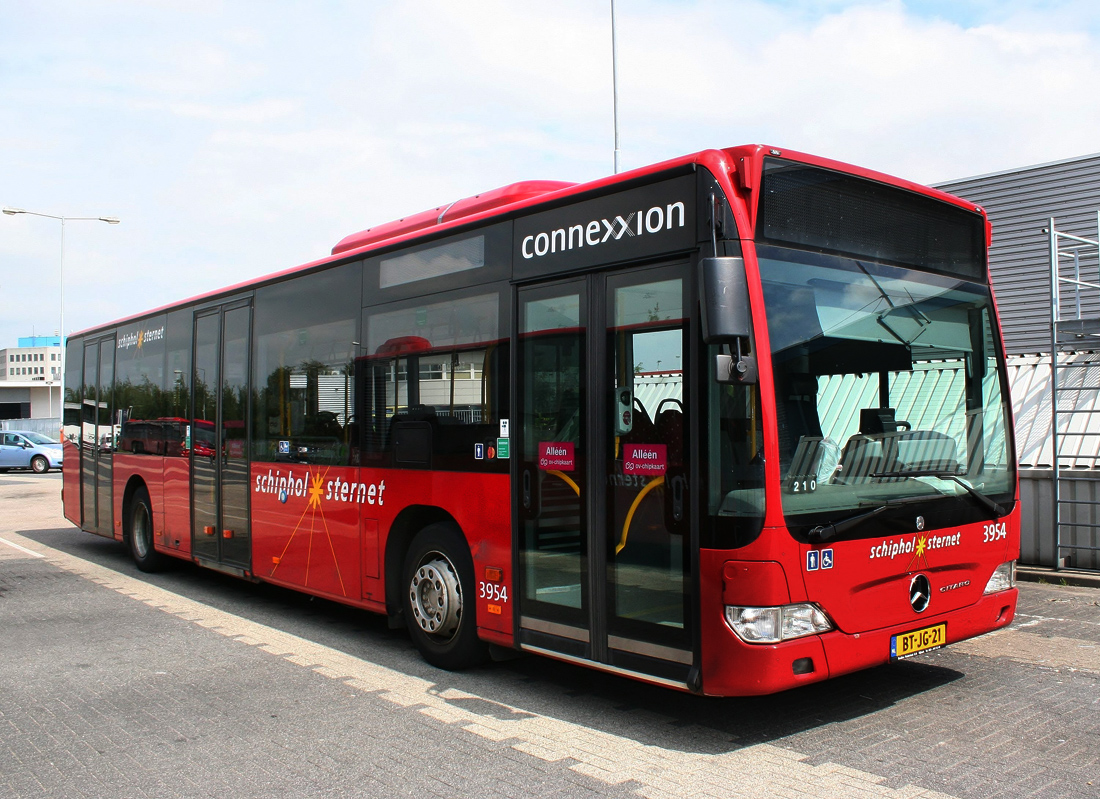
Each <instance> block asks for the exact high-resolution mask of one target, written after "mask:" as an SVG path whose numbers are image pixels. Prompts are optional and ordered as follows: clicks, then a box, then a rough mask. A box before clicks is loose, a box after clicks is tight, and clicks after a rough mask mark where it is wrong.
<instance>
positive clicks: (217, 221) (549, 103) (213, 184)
mask: <svg viewBox="0 0 1100 799" xmlns="http://www.w3.org/2000/svg"><path fill="white" fill-rule="evenodd" d="M609 5H610V4H609V2H608V0H555V2H553V3H546V2H539V3H534V2H517V0H462V2H454V1H453V0H451V2H442V1H436V0H417V2H404V3H393V2H372V1H371V0H359V2H348V3H342V2H335V1H333V2H316V3H308V4H307V3H289V2H279V0H268V1H267V2H243V1H242V2H207V1H206V0H190V1H189V2H187V3H180V2H176V1H173V2H169V0H142V1H141V2H137V1H136V0H134V1H131V2H124V1H121V0H119V1H115V0H100V2H97V3H82V2H75V0H71V1H64V0H57V1H56V2H55V1H53V0H36V2H34V3H20V2H16V0H0V205H3V206H12V207H17V208H25V209H27V210H31V211H39V212H42V213H46V214H52V215H57V216H61V215H64V216H90V217H99V216H116V217H119V218H120V219H121V220H122V221H121V224H119V225H107V224H104V223H103V222H99V221H72V222H69V223H67V225H66V234H65V251H64V295H65V327H66V331H67V332H76V331H79V330H81V329H84V328H87V327H91V326H93V325H98V324H101V323H105V322H107V321H110V320H113V319H116V318H119V317H123V316H128V315H131V314H134V313H138V312H140V311H143V310H146V309H149V308H153V307H157V306H160V305H163V304H166V303H169V302H173V301H176V300H181V299H185V298H187V297H190V296H193V295H195V294H199V293H203V292H206V291H210V290H213V289H217V288H220V287H222V286H227V285H231V284H234V283H238V282H241V281H244V280H249V279H251V278H255V277H259V276H262V275H265V274H269V273H271V272H275V271H279V270H282V269H286V268H288V267H292V266H295V265H297V264H301V263H306V262H308V261H312V260H315V259H317V258H320V257H323V256H325V255H327V254H328V253H329V252H330V251H331V248H332V246H333V245H334V244H335V243H336V242H337V241H339V240H340V239H341V238H343V237H344V236H346V235H347V234H349V233H353V232H355V231H358V230H363V229H365V228H368V227H371V226H373V225H375V224H379V223H381V222H386V221H389V220H393V219H397V218H399V217H402V216H405V215H407V214H410V213H416V212H418V211H422V210H426V209H428V208H433V207H436V206H439V205H442V204H447V203H450V202H451V201H452V200H456V199H459V198H462V197H466V196H470V195H473V194H476V193H478V192H481V191H485V190H488V189H492V188H496V187H499V186H503V185H507V184H509V183H513V182H516V181H520V180H538V179H549V180H569V181H587V180H592V179H596V178H599V177H602V176H605V175H607V174H610V173H611V172H612V171H613V164H614V162H613V146H614V145H613V114H612V70H611V66H612V58H611V36H610V31H611V25H610V13H609ZM615 15H616V41H617V46H618V75H619V80H618V98H619V134H620V146H621V165H622V168H623V169H624V170H626V169H631V168H634V167H640V166H644V165H647V164H651V163H655V162H657V161H661V160H664V159H666V158H672V157H675V156H678V155H683V154H686V153H691V152H695V151H698V150H702V149H707V148H713V147H728V146H732V145H737V144H747V143H762V144H770V145H774V146H778V147H781V148H790V149H795V150H801V151H805V152H812V153H816V154H818V155H822V156H827V157H830V158H835V159H838V160H842V161H848V162H851V163H856V164H859V165H861V166H866V167H870V168H873V169H878V170H881V171H884V172H888V173H892V174H896V175H899V176H901V177H905V178H908V179H910V180H915V181H918V182H922V183H935V182H938V181H945V180H950V179H954V178H961V177H967V176H972V175H979V174H985V173H988V172H994V171H1000V170H1005V169H1012V168H1016V167H1020V166H1026V165H1030V164H1036V163H1044V162H1048V161H1054V160H1059V159H1063V158H1071V157H1074V156H1079V155H1085V154H1090V153H1095V152H1098V151H1100V90H1098V87H1100V46H1098V44H1100V41H1098V39H1100V4H1097V3H1095V2H1084V1H1083V0H1000V1H997V2H994V0H975V2H965V0H956V2H950V1H949V0H925V1H923V2H919V1H918V0H882V1H881V2H880V1H877V0H871V1H869V2H845V1H844V0H775V1H774V2H765V1H764V0H726V1H724V2H722V1H720V0H618V2H617V3H616V4H615ZM60 234H61V226H60V223H59V222H57V221H56V220H52V219H46V218H40V217H32V216H28V215H19V216H6V215H5V216H0V297H2V298H3V311H2V312H0V347H5V346H14V344H15V342H16V339H17V338H18V337H20V336H28V335H31V334H32V332H33V333H37V334H39V335H50V334H53V333H54V332H55V331H56V330H57V328H58V325H59V315H60V294H61V291H60V289H61V275H60V273H61V235H60Z"/></svg>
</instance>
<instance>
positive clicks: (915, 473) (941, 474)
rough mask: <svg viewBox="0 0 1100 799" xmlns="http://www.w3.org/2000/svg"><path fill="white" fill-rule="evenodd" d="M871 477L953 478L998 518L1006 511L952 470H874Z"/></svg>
mask: <svg viewBox="0 0 1100 799" xmlns="http://www.w3.org/2000/svg"><path fill="white" fill-rule="evenodd" d="M871 477H937V478H939V479H940V480H953V481H954V482H956V483H958V484H959V485H960V486H962V487H963V488H964V489H965V490H966V493H968V494H969V495H970V496H972V497H974V499H976V500H977V501H978V503H979V504H980V505H981V506H982V507H983V508H985V509H986V510H988V511H989V512H990V513H992V514H993V515H994V516H997V517H998V518H1000V517H1001V516H1004V515H1005V514H1006V513H1008V511H1007V510H1005V509H1004V508H1002V507H1001V506H1000V505H998V504H997V503H996V502H994V501H993V500H992V499H990V498H989V497H987V496H986V495H985V494H983V493H982V492H981V491H979V490H978V489H976V488H974V486H972V485H969V484H968V483H967V482H965V481H964V480H963V479H962V478H961V477H959V476H958V475H957V474H955V473H953V472H945V471H940V470H936V469H913V470H911V471H896V472H875V473H874V474H872V475H871Z"/></svg>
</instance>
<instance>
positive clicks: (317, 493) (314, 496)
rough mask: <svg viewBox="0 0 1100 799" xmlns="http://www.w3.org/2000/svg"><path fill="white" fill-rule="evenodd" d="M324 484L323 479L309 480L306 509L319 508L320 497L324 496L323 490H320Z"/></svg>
mask: <svg viewBox="0 0 1100 799" xmlns="http://www.w3.org/2000/svg"><path fill="white" fill-rule="evenodd" d="M323 482H324V478H323V477H320V476H318V477H314V478H313V479H312V480H310V486H309V505H307V506H306V507H308V508H319V507H321V495H322V494H324V489H323V488H321V484H322V483H323Z"/></svg>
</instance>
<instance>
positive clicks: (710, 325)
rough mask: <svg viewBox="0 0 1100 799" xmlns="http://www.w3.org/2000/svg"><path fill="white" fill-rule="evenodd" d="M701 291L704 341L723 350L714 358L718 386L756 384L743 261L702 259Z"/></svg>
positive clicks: (747, 288)
mask: <svg viewBox="0 0 1100 799" xmlns="http://www.w3.org/2000/svg"><path fill="white" fill-rule="evenodd" d="M699 291H700V297H699V304H700V306H701V307H702V311H703V319H702V322H703V341H705V342H706V343H707V344H718V345H721V348H722V352H721V353H720V354H718V355H717V356H715V364H714V376H715V379H716V380H717V381H718V382H719V383H755V382H756V379H757V372H756V356H755V355H753V354H752V353H751V352H750V349H751V346H750V342H751V341H752V314H751V313H750V311H749V287H748V279H747V278H746V276H745V261H744V259H743V258H735V257H728V256H727V257H720V258H702V259H700V261H699Z"/></svg>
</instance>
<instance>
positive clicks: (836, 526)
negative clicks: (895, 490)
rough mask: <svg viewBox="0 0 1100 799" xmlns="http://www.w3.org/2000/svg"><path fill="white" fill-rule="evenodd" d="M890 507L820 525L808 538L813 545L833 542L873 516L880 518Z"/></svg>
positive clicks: (878, 508)
mask: <svg viewBox="0 0 1100 799" xmlns="http://www.w3.org/2000/svg"><path fill="white" fill-rule="evenodd" d="M888 507H889V505H880V506H879V507H877V508H874V509H872V510H868V511H863V512H862V513H857V514H855V515H854V516H849V517H848V518H846V519H841V520H840V521H839V522H829V523H828V524H819V525H818V526H817V527H813V528H811V529H810V532H809V534H808V536H807V537H808V538H809V539H810V543H811V544H824V543H825V542H826V541H832V540H833V539H834V538H836V537H837V536H838V535H840V534H841V533H846V532H847V531H848V530H851V529H852V528H853V527H856V526H857V525H860V524H862V523H863V522H864V521H866V520H867V519H870V518H871V517H872V516H878V515H879V514H880V513H882V512H883V511H884V510H886V509H887V508H888Z"/></svg>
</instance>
